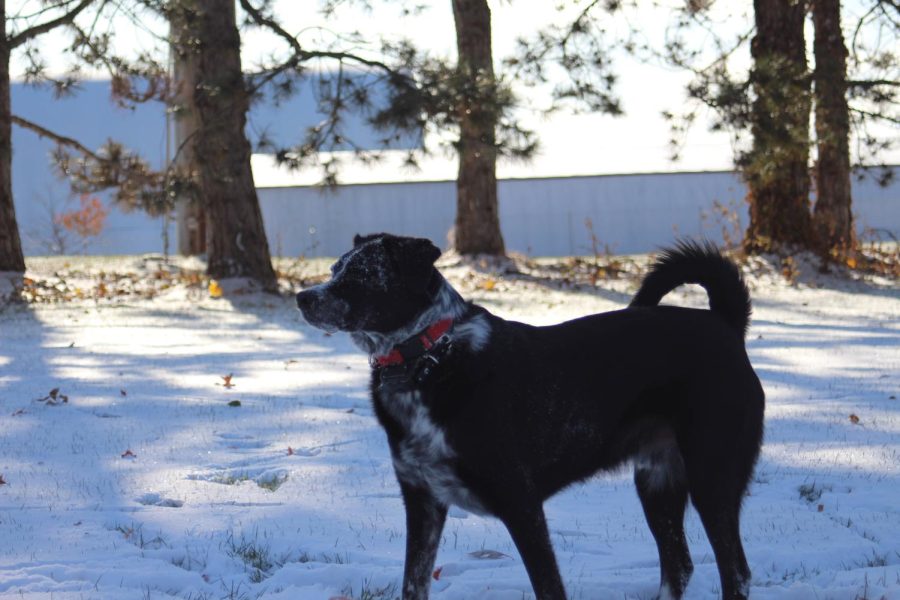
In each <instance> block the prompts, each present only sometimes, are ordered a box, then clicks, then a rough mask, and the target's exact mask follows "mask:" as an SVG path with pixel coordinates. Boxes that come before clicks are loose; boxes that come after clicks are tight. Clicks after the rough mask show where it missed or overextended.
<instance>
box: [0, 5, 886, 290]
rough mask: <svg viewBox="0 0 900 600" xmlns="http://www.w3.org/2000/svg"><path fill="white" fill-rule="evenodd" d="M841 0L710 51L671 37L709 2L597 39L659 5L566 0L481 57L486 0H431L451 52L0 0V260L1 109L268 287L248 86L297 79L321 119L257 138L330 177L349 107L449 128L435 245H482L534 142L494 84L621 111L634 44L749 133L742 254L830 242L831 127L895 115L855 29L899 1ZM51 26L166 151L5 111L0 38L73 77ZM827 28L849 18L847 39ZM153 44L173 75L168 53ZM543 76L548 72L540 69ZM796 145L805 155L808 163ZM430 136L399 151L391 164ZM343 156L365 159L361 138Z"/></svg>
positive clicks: (703, 14) (256, 22) (495, 247)
mask: <svg viewBox="0 0 900 600" xmlns="http://www.w3.org/2000/svg"><path fill="white" fill-rule="evenodd" d="M859 1H860V2H861V3H862V5H863V7H864V11H863V16H862V17H860V18H859V19H858V22H856V23H853V24H851V25H852V28H848V25H847V24H846V23H842V15H841V4H840V2H839V0H754V1H753V2H752V11H753V23H752V27H751V29H750V30H749V31H746V32H740V33H739V34H738V35H737V36H736V39H735V40H732V41H729V40H725V39H723V38H722V37H719V38H717V39H716V40H715V43H714V44H709V45H710V46H711V48H710V47H706V48H699V49H698V48H694V47H693V46H692V45H691V43H690V40H691V39H692V36H691V32H692V31H696V30H697V29H698V28H699V29H705V30H706V31H707V32H710V31H712V32H715V24H714V23H713V22H712V19H713V17H712V14H713V4H714V2H712V0H684V3H683V4H682V5H679V6H676V10H675V11H673V13H672V17H671V19H672V23H671V27H670V32H671V34H670V35H668V36H667V39H666V40H664V41H661V43H660V44H659V45H658V46H656V47H653V45H652V44H651V45H648V44H644V45H643V46H642V47H638V45H636V44H635V42H634V40H633V39H627V38H626V39H613V38H611V37H610V35H609V34H608V33H607V29H606V27H605V23H606V22H607V21H609V20H610V19H614V18H617V17H618V16H619V15H620V14H621V13H623V12H624V11H628V10H634V9H636V8H640V9H644V10H661V9H658V8H652V7H651V4H650V3H649V2H645V1H644V0H633V1H632V2H623V1H619V0H602V1H601V0H570V1H569V2H562V3H559V6H560V9H561V10H563V11H564V12H563V13H561V14H565V15H568V19H569V20H567V21H564V22H562V23H561V24H557V25H554V26H550V27H547V28H545V29H543V30H541V31H537V32H533V33H532V34H527V35H524V36H523V37H522V39H521V40H520V41H519V44H518V50H517V52H516V54H515V55H514V56H511V57H505V59H504V60H502V61H499V62H498V61H497V60H496V57H494V55H493V51H492V43H491V12H490V9H489V6H488V3H487V0H450V2H451V6H452V11H453V16H454V26H455V33H456V40H457V56H456V58H455V59H447V58H443V57H436V56H433V55H431V54H429V53H428V52H427V51H425V50H423V49H421V48H418V47H416V45H415V44H413V43H412V42H410V41H408V40H387V39H385V40H367V41H368V42H370V43H369V44H368V45H367V48H368V49H367V50H366V51H360V50H359V49H358V48H359V44H356V43H355V42H357V41H358V40H350V41H349V42H348V41H346V40H344V39H342V38H340V37H338V36H336V37H335V38H334V39H333V40H331V41H327V42H323V41H322V40H321V39H319V40H316V41H315V42H310V41H307V40H305V39H304V38H303V36H302V35H301V34H297V33H294V32H291V31H289V30H288V29H286V28H285V26H284V25H283V23H282V22H281V20H280V19H279V16H278V14H277V13H276V11H275V9H274V8H273V6H272V5H271V3H270V2H269V1H268V0H238V2H237V6H236V3H235V0H117V1H116V2H115V6H114V7H113V4H112V3H111V2H110V1H109V0H80V1H79V0H41V1H40V2H37V1H31V2H29V1H28V0H23V2H20V3H19V4H20V6H17V7H16V9H15V11H14V12H9V11H8V10H7V7H6V3H7V0H0V23H2V25H3V35H2V36H0V271H14V272H15V271H18V272H22V271H24V268H25V265H24V260H23V257H22V250H21V243H20V240H19V234H18V228H17V224H16V219H15V212H14V208H13V202H12V187H11V183H10V181H11V175H12V173H11V156H12V148H11V136H10V130H11V126H12V125H13V124H15V125H17V126H20V127H24V128H27V129H29V130H31V131H33V132H35V133H36V134H37V135H41V136H43V137H47V138H50V139H52V140H53V141H55V142H56V143H57V145H58V149H57V151H56V152H55V154H54V160H55V163H56V165H57V168H58V170H59V171H60V173H62V174H64V175H65V176H66V177H68V178H69V180H70V181H71V183H72V187H73V190H75V191H77V192H81V193H85V192H94V191H97V190H101V189H115V190H116V193H115V198H116V200H117V201H118V202H121V203H124V204H126V205H128V206H130V207H138V208H141V209H144V210H147V211H149V212H151V213H154V214H161V213H167V212H168V213H171V212H172V211H173V209H174V207H175V202H176V200H177V199H179V198H181V199H184V198H187V199H189V200H188V201H189V203H190V204H191V205H192V206H193V207H194V212H195V214H196V215H197V216H198V218H199V219H202V221H203V223H204V228H203V235H202V236H201V239H200V242H201V247H200V248H198V250H201V251H205V253H206V255H207V259H208V273H209V275H210V276H212V277H216V278H224V277H235V276H239V277H250V278H253V279H255V280H257V281H259V282H260V284H261V285H262V286H263V287H264V288H267V289H274V287H275V272H274V270H273V268H272V262H271V257H270V255H269V249H268V242H267V240H266V236H265V230H264V228H263V223H262V216H261V212H260V208H259V202H258V198H257V195H256V190H255V186H254V183H253V179H252V173H251V171H250V156H251V151H252V149H251V145H250V142H249V141H248V139H247V137H246V134H245V124H246V119H247V113H248V111H249V109H250V106H251V103H252V102H253V100H254V98H256V97H258V96H259V95H260V94H266V93H268V94H274V95H276V96H277V97H279V98H286V97H289V96H291V95H292V94H295V93H296V92H297V91H298V90H299V89H301V87H302V86H304V85H311V81H313V79H315V82H316V83H315V85H316V93H317V100H318V103H319V109H320V111H321V112H322V113H323V114H324V115H326V118H325V119H324V120H323V121H322V122H321V123H318V124H316V125H315V126H312V127H310V128H309V129H308V130H307V132H306V133H305V135H304V136H303V138H302V139H300V140H297V143H296V144H294V145H291V146H289V147H274V146H272V145H271V144H269V146H268V147H267V148H266V150H267V151H269V152H272V153H273V154H274V155H275V156H276V158H277V159H278V161H279V162H280V163H282V164H283V165H285V166H286V167H288V168H295V169H298V168H309V167H312V166H316V167H318V168H321V169H323V175H324V177H323V179H324V182H325V183H326V184H335V183H337V181H338V175H339V174H338V169H339V165H337V164H336V163H334V162H329V161H322V160H320V156H321V155H320V154H319V152H321V151H327V150H334V149H336V148H340V147H347V146H350V147H357V146H356V145H355V144H354V142H353V140H352V139H351V138H350V136H349V135H348V133H347V131H345V126H344V124H345V122H346V119H347V115H348V114H349V113H353V112H355V113H358V114H360V115H364V116H365V118H366V119H367V120H368V123H369V125H370V126H371V127H372V128H373V129H375V130H376V131H378V132H379V133H380V136H381V137H382V139H383V141H384V146H385V147H387V146H388V145H389V144H390V142H391V140H393V139H396V138H397V136H401V135H409V134H410V132H412V134H413V135H417V136H421V139H423V140H429V139H432V137H434V136H429V135H428V134H429V133H431V132H435V131H440V132H443V134H444V135H443V136H442V137H443V138H444V139H446V138H447V134H449V135H450V137H451V138H452V139H453V142H452V146H453V148H454V149H455V151H456V152H457V154H458V156H459V173H458V178H457V216H456V223H455V233H454V244H455V247H456V249H457V250H458V251H459V252H460V253H462V254H492V255H502V254H503V253H504V252H505V246H504V242H503V238H502V235H501V232H500V222H499V214H498V203H497V182H496V164H497V160H498V158H502V157H515V158H523V159H527V158H529V157H531V156H532V155H533V154H534V151H535V149H536V147H537V140H536V139H535V137H534V134H533V133H532V132H530V131H529V130H527V129H526V128H524V127H522V126H521V125H520V123H519V120H518V118H517V117H518V115H519V114H520V113H518V112H517V110H518V109H520V108H522V107H523V106H526V103H525V102H524V101H523V100H522V99H521V98H520V97H518V96H517V95H516V93H515V91H514V89H513V86H512V84H511V82H512V81H513V80H515V81H517V82H521V83H525V84H526V85H528V84H531V85H533V86H538V85H540V84H546V83H553V84H554V85H553V87H552V92H551V93H550V96H551V98H550V106H551V108H552V109H557V108H562V107H570V108H573V109H575V110H588V111H593V112H603V113H607V114H612V115H617V114H622V113H623V112H624V110H625V109H626V108H627V107H623V106H622V105H621V104H620V101H619V99H618V98H617V96H616V94H615V84H616V81H617V77H616V72H615V64H614V62H613V60H612V57H613V56H614V55H615V52H616V51H619V50H625V51H628V52H633V53H635V54H641V53H642V52H643V54H644V55H645V56H646V55H648V54H652V55H654V56H656V57H658V58H662V59H663V60H665V61H666V62H667V63H669V64H671V65H676V66H678V67H680V68H684V69H687V70H689V71H691V72H692V73H693V80H692V82H691V83H690V85H689V86H688V88H687V90H686V92H687V96H688V98H689V100H690V101H691V102H693V103H694V106H707V107H712V108H713V109H714V110H715V111H716V114H717V115H718V117H717V121H716V123H715V127H717V128H721V129H729V130H732V131H735V132H744V133H748V134H749V136H750V138H751V142H750V144H748V145H747V146H745V147H743V148H741V150H740V152H739V153H738V155H737V156H736V157H735V164H736V166H737V168H738V169H739V170H740V172H741V173H742V175H743V177H744V179H745V181H746V182H747V185H748V198H747V199H748V202H749V205H750V226H749V229H748V231H747V233H746V236H745V241H744V247H745V249H746V250H748V251H750V252H763V251H781V252H787V251H793V250H795V249H798V248H799V249H810V250H814V251H816V252H818V253H819V254H820V255H822V256H824V257H831V258H835V257H842V256H845V255H847V254H848V253H852V252H853V251H854V248H855V245H856V243H857V242H856V239H855V234H854V226H853V222H852V199H851V193H850V191H851V185H850V183H851V176H852V175H851V170H852V169H851V167H852V164H851V152H850V139H851V128H853V127H854V126H855V127H856V129H857V132H856V139H857V140H859V141H860V143H861V144H862V145H863V146H864V147H865V150H867V151H868V152H859V153H858V154H859V155H860V156H861V157H862V158H863V159H870V158H872V157H877V155H878V152H879V151H883V150H884V149H886V148H887V147H889V144H890V140H884V139H881V138H878V137H877V136H872V135H869V134H867V133H866V125H867V124H868V123H871V122H873V121H881V122H886V123H894V124H896V123H898V113H897V110H896V107H897V104H896V101H897V97H896V90H897V85H898V84H897V64H898V63H897V56H896V48H897V46H896V45H895V44H894V45H891V44H887V45H885V44H884V43H882V44H881V45H880V46H878V45H876V44H873V43H870V42H869V41H868V40H867V39H866V35H865V32H866V31H867V30H869V29H872V28H876V29H878V31H879V33H883V34H884V35H883V36H882V35H879V36H878V38H879V39H882V38H883V39H894V40H896V36H897V33H898V32H900V25H898V24H900V5H898V4H897V3H896V2H895V1H893V0H859ZM353 4H362V5H365V4H367V3H366V2H365V1H364V0H327V1H323V2H322V3H321V5H320V6H321V9H322V11H323V13H324V14H325V16H326V17H328V16H330V15H333V14H334V13H335V11H337V10H339V9H340V8H342V5H353ZM390 4H391V3H389V2H388V3H385V6H388V5H390ZM402 4H403V3H402V2H400V5H402ZM645 5H646V6H645ZM238 7H239V10H238ZM111 8H115V10H111ZM351 8H352V7H351ZM369 8H370V9H371V7H369ZM745 8H750V5H749V3H748V4H747V7H745ZM523 9H524V7H523ZM123 13H127V14H128V15H129V16H130V17H131V18H132V19H133V20H135V22H140V23H144V24H145V27H146V28H147V29H148V30H151V31H152V32H153V33H152V35H154V36H155V37H156V39H157V40H158V41H159V43H158V44H157V46H156V49H155V50H149V51H146V52H143V53H141V54H140V55H138V56H129V57H127V58H126V57H124V56H118V55H116V54H115V51H114V48H115V47H116V45H115V43H114V39H115V38H114V32H113V28H112V27H111V26H110V22H111V19H113V18H114V17H113V14H118V15H119V17H118V18H123V17H122V16H121V15H122V14H123ZM808 19H811V22H812V24H813V30H814V32H815V40H814V42H813V49H814V52H813V57H814V65H813V66H810V65H809V64H808V63H807V52H806V49H807V42H806V40H805V38H804V28H805V24H806V23H807V20H808ZM155 29H159V31H156V30H155ZM253 29H255V30H258V31H264V32H267V33H268V34H270V35H271V36H273V39H274V40H276V41H277V43H278V45H280V49H279V50H276V51H273V52H272V54H271V55H270V58H269V59H268V60H267V62H265V63H264V64H262V65H259V67H258V68H256V69H255V70H253V71H251V72H245V71H242V69H241V54H240V53H241V36H242V35H243V34H244V33H245V32H247V31H250V30H253ZM57 30H64V31H67V32H68V34H69V35H70V36H71V40H72V43H71V46H70V48H69V53H70V55H71V56H72V57H74V58H75V59H76V60H77V65H78V67H79V68H88V67H89V68H91V69H94V70H98V69H99V70H101V71H106V72H107V73H108V74H109V76H110V79H111V81H112V85H113V92H114V95H115V98H116V100H117V101H118V102H120V103H123V104H125V105H128V104H136V103H140V102H149V101H154V102H163V103H165V104H166V105H167V106H169V107H170V110H171V111H172V113H173V114H174V115H175V118H176V120H177V125H178V127H180V130H181V133H182V142H181V144H180V145H179V147H178V148H176V149H175V156H174V157H173V160H172V161H171V163H170V164H167V165H164V166H163V168H162V169H157V170H154V169H151V168H150V167H149V166H148V164H147V163H146V162H145V161H143V160H142V159H141V158H140V157H139V156H137V155H136V154H134V153H133V152H130V151H129V150H128V149H127V148H124V147H123V146H121V145H120V144H118V143H116V142H114V141H110V142H109V143H107V144H106V145H104V146H103V147H102V148H99V149H90V148H87V147H85V146H84V145H82V144H81V143H80V142H79V141H78V140H72V139H69V138H67V137H65V136H62V135H59V134H57V133H55V132H52V131H49V130H48V129H46V128H44V127H43V126H42V125H41V124H40V123H34V122H30V121H26V120H25V119H22V118H21V117H18V116H16V115H14V114H12V113H11V109H10V60H11V57H12V54H13V52H21V53H22V54H21V56H22V57H23V58H25V59H26V62H27V64H28V68H27V72H26V77H27V81H29V82H32V83H43V84H50V85H53V86H54V88H55V90H56V91H57V93H59V94H66V93H73V92H75V91H77V76H78V68H76V70H75V72H73V73H71V74H69V75H66V76H62V77H59V76H56V77H51V76H50V75H48V74H47V72H46V69H45V66H44V62H43V59H42V57H41V55H40V53H39V52H38V49H37V46H36V45H34V44H31V43H30V42H31V41H32V40H34V39H36V38H38V37H39V36H41V35H44V34H47V33H49V32H51V31H57ZM845 31H850V32H851V33H850V37H851V40H850V47H849V49H848V46H847V41H846V36H845ZM892 36H893V37H892ZM704 39H707V38H704ZM747 45H749V51H750V55H751V57H752V67H751V69H750V71H749V72H748V73H744V74H737V75H735V74H733V73H732V72H731V67H730V62H729V61H730V58H731V57H732V56H733V55H734V53H735V52H737V51H738V50H739V49H740V48H744V47H746V46H747ZM170 51H171V52H172V55H173V56H174V61H175V72H174V77H173V74H172V73H170V72H169V69H168V53H169V52H170ZM848 59H849V62H850V66H851V67H852V69H850V68H849V67H848ZM496 66H499V67H500V68H499V70H495V67H496ZM360 73H362V74H364V75H365V76H359V74H360ZM559 73H562V74H563V75H564V77H563V78H562V81H559V80H555V79H554V78H558V75H559ZM312 74H315V75H316V77H315V78H313V77H311V75H312ZM536 93H537V92H536ZM695 113H696V110H694V112H691V110H688V111H686V112H683V113H681V114H679V115H675V114H674V113H673V114H672V115H670V117H671V118H672V122H673V130H674V131H675V132H678V131H679V130H681V129H683V128H685V127H686V126H687V125H688V124H689V122H690V121H691V120H692V119H693V116H694V115H695ZM810 115H814V120H815V126H814V128H813V130H810V127H809V123H810ZM813 147H815V148H816V155H817V158H816V160H815V162H812V163H811V159H810V149H811V148H813ZM431 150H432V149H431V148H429V147H427V146H426V147H424V148H420V149H414V150H410V154H409V162H410V163H411V164H414V163H415V161H416V160H417V157H418V156H419V155H421V154H422V153H427V152H429V151H431ZM358 154H359V156H360V159H362V160H366V159H370V158H372V157H373V155H375V154H377V150H375V151H371V150H370V151H362V150H359V151H358ZM812 190H814V195H815V199H816V201H815V209H814V210H811V195H812Z"/></svg>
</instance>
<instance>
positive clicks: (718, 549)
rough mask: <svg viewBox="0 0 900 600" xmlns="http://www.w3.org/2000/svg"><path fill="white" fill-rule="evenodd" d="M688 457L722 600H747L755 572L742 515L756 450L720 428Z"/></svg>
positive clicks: (694, 443)
mask: <svg viewBox="0 0 900 600" xmlns="http://www.w3.org/2000/svg"><path fill="white" fill-rule="evenodd" d="M722 421H724V419H722ZM729 431H731V433H732V434H731V435H729V433H728V432H729ZM729 444H730V445H731V447H730V448H729ZM683 455H684V461H685V466H686V470H687V476H688V488H689V490H690V496H691V502H692V503H693V505H694V508H696V509H697V514H699V515H700V521H701V522H702V523H703V528H704V529H705V530H706V536H707V537H708V538H709V543H710V545H711V546H712V548H713V553H714V554H715V556H716V565H717V566H718V568H719V578H720V579H721V582H722V598H723V599H724V600H746V598H747V597H748V596H749V594H750V567H749V565H748V564H747V558H746V556H745V555H744V547H743V544H741V531H740V514H741V501H742V499H743V495H744V492H745V490H746V488H747V483H748V480H749V478H750V473H751V472H752V469H753V462H754V459H755V450H754V448H752V447H749V445H747V444H743V443H742V440H741V437H740V436H739V435H736V434H734V433H733V430H731V429H730V428H729V427H726V426H724V425H722V424H721V422H720V430H713V431H707V432H706V435H705V436H699V435H697V436H694V437H693V438H692V439H691V440H689V441H688V442H687V448H685V451H684V453H683Z"/></svg>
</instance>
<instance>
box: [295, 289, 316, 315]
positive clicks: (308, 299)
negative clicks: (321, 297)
mask: <svg viewBox="0 0 900 600" xmlns="http://www.w3.org/2000/svg"><path fill="white" fill-rule="evenodd" d="M314 300H315V297H314V294H313V293H312V292H311V291H310V290H305V291H303V292H300V293H299V294H297V308H299V309H300V310H301V311H302V310H304V309H308V308H309V307H310V306H312V304H313V302H314Z"/></svg>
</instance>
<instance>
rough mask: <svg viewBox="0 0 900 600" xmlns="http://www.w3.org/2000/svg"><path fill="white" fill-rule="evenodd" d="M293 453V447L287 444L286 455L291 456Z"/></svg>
mask: <svg viewBox="0 0 900 600" xmlns="http://www.w3.org/2000/svg"><path fill="white" fill-rule="evenodd" d="M293 455H294V449H293V448H291V447H290V446H288V456H293Z"/></svg>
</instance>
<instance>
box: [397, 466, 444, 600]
mask: <svg viewBox="0 0 900 600" xmlns="http://www.w3.org/2000/svg"><path fill="white" fill-rule="evenodd" d="M400 490H401V492H402V493H403V503H404V504H405V505H406V563H405V565H404V567H403V600H427V598H428V590H429V587H430V585H431V573H432V570H433V569H434V560H435V557H436V556H437V550H438V545H439V543H440V541H441V532H442V531H443V529H444V521H446V520H447V507H446V506H444V505H443V504H441V503H440V502H438V500H437V499H436V498H435V497H434V496H433V495H432V494H431V493H430V492H429V491H427V490H424V489H422V488H419V487H413V486H411V485H408V484H406V483H403V482H402V481H401V482H400Z"/></svg>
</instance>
